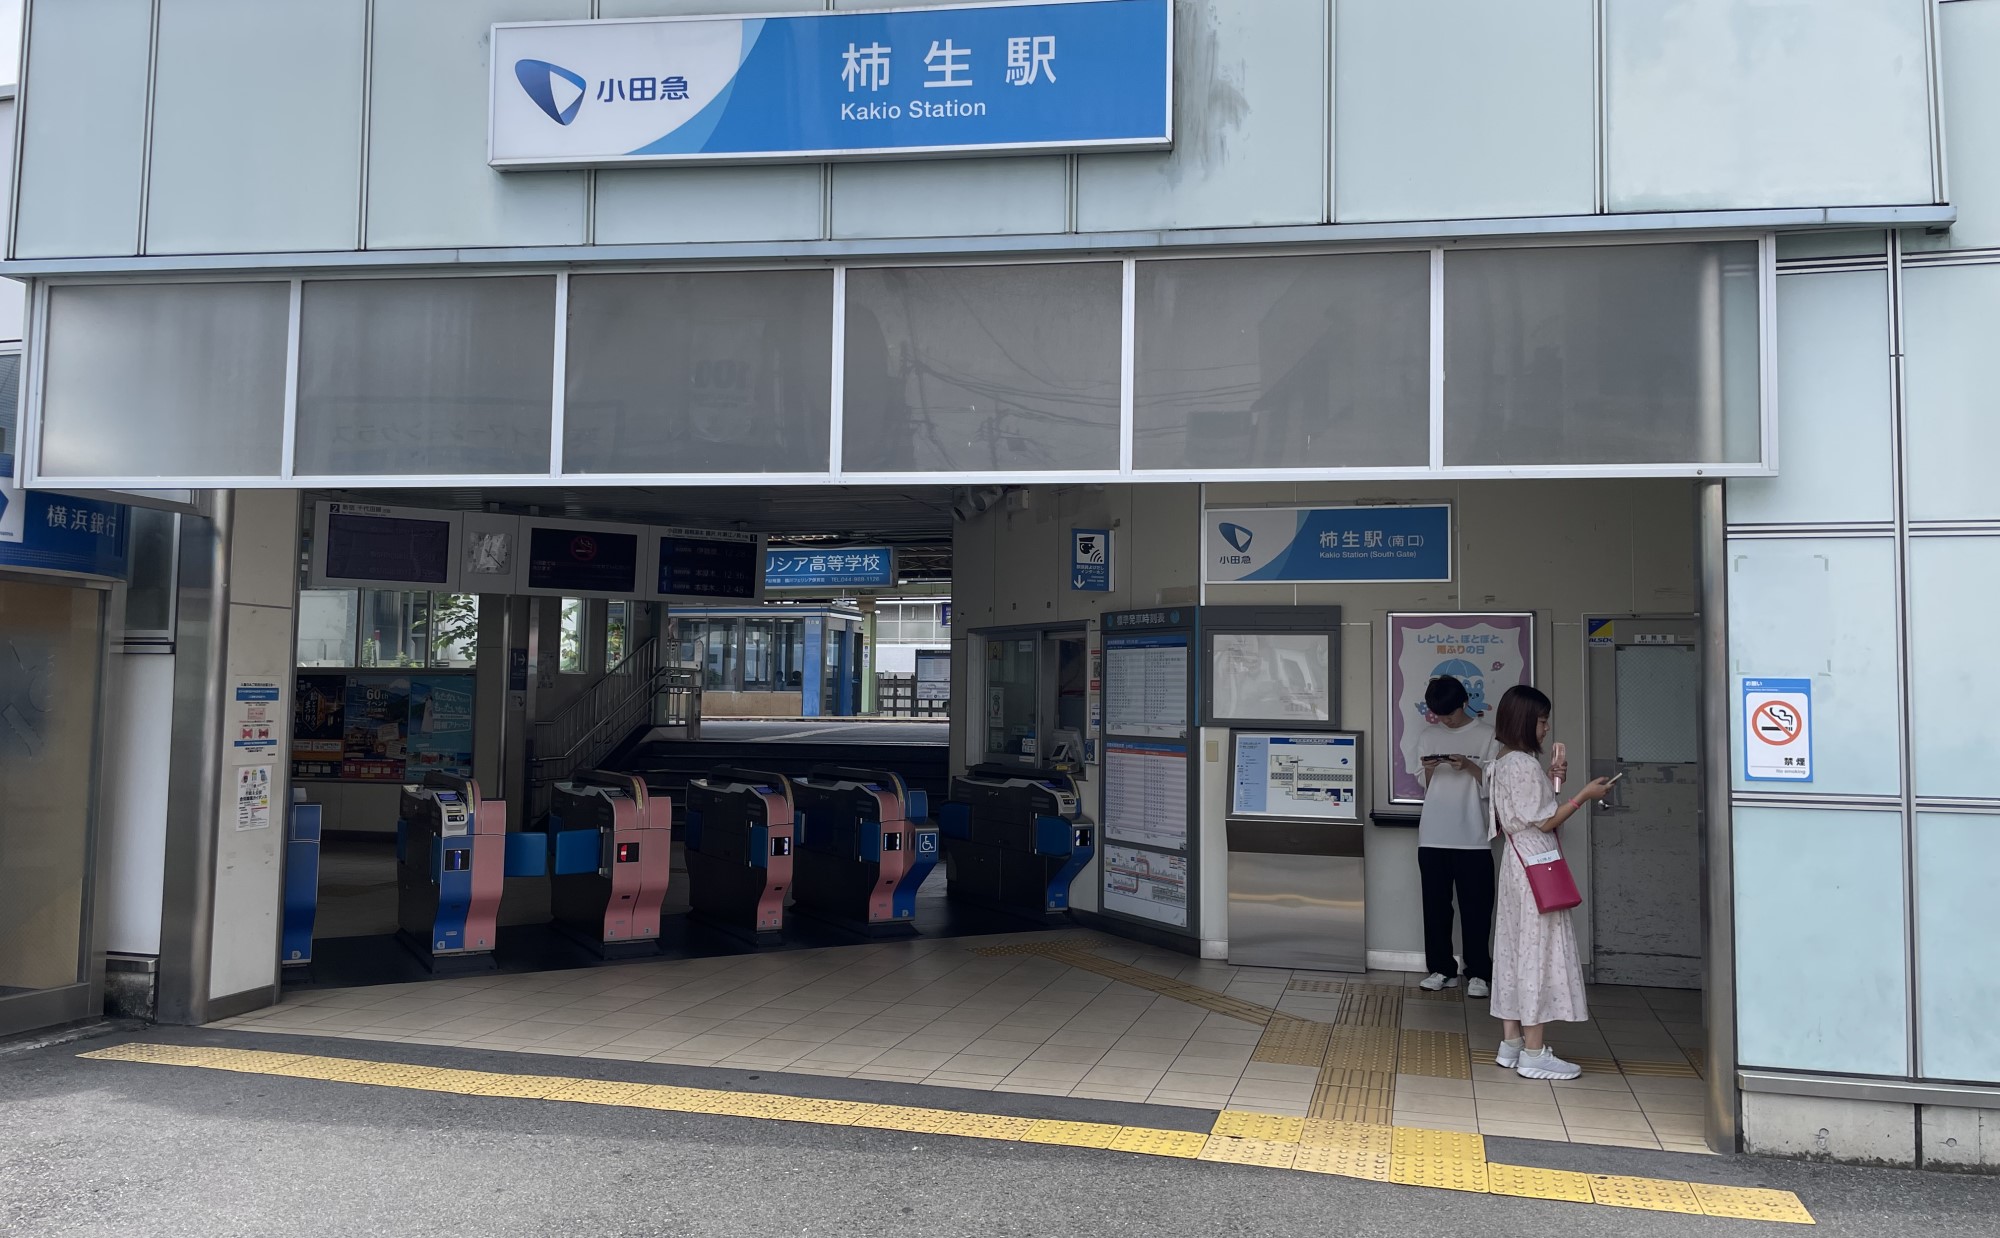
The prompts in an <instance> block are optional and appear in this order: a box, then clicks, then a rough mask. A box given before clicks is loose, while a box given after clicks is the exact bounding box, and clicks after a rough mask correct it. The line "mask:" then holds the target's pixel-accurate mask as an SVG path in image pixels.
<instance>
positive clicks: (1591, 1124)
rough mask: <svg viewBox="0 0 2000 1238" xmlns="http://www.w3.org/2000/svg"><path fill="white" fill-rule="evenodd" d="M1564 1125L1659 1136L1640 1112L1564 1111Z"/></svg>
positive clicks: (1603, 1110)
mask: <svg viewBox="0 0 2000 1238" xmlns="http://www.w3.org/2000/svg"><path fill="white" fill-rule="evenodd" d="M1562 1117H1563V1125H1565V1126H1575V1127H1579V1128H1581V1129H1583V1130H1596V1131H1630V1132H1631V1133H1632V1134H1634V1135H1638V1136H1644V1135H1657V1134H1658V1133H1659V1132H1657V1131H1655V1130H1654V1129H1653V1124H1652V1123H1651V1122H1650V1121H1648V1120H1647V1118H1646V1115H1645V1114H1643V1113H1640V1112H1639V1111H1638V1110H1636V1109H1635V1110H1632V1111H1630V1112H1627V1111H1625V1110H1622V1109H1572V1108H1568V1107H1565V1108H1564V1109H1563V1111H1562Z"/></svg>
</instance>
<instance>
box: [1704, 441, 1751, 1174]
mask: <svg viewBox="0 0 2000 1238" xmlns="http://www.w3.org/2000/svg"><path fill="white" fill-rule="evenodd" d="M1695 502H1696V505H1697V507H1698V509H1699V511H1700V517H1699V526H1700V528H1699V534H1698V540H1697V543H1696V544H1697V546H1698V548H1699V550H1698V554H1697V558H1696V563H1697V569H1696V570H1697V574H1698V576H1699V587H1700V599H1699V601H1700V606H1701V684H1702V695H1701V701H1702V709H1701V720H1702V849H1701V855H1702V876H1703V882H1702V898H1703V904H1704V905H1703V908H1702V969H1703V975H1702V997H1703V1024H1704V1028H1705V1031H1706V1046H1705V1047H1706V1054H1705V1056H1704V1058H1703V1065H1704V1066H1705V1067H1706V1074H1707V1076H1708V1096H1707V1099H1708V1104H1707V1127H1706V1130H1705V1132H1704V1134H1705V1135H1706V1137H1707V1140H1708V1146H1709V1147H1710V1148H1713V1149H1714V1150H1715V1151H1717V1152H1735V1151H1736V1150H1737V1144H1738V1143H1739V1141H1740V1140H1741V1138H1742V1121H1741V1113H1740V1110H1739V1101H1738V1097H1737V1092H1736V866H1735V847H1734V843H1733V841H1732V835H1733V822H1732V820H1731V806H1730V794H1729V786H1730V772H1729V771H1730V762H1731V753H1730V750H1729V701H1730V697H1729V541H1728V537H1727V535H1726V529H1727V523H1726V522H1727V516H1726V513H1725V511H1724V507H1723V483H1722V482H1720V481H1704V482H1699V483H1697V485H1696V491H1695Z"/></svg>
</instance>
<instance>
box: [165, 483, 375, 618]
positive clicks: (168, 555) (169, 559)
mask: <svg viewBox="0 0 2000 1238" xmlns="http://www.w3.org/2000/svg"><path fill="white" fill-rule="evenodd" d="M180 519H181V518H180V517H179V516H176V515H174V514H173V513H172V512H163V511H157V510H155V509H153V508H150V507H132V508H127V509H126V515H125V527H126V528H127V529H129V530H130V538H131V540H130V543H129V546H130V552H129V553H130V562H131V573H130V575H129V576H128V577H127V579H126V585H125V640H126V642H127V643H128V644H129V643H132V642H135V641H136V642H154V643H157V642H165V641H171V640H173V638H174V600H175V598H174V586H175V584H176V574H175V562H176V558H177V556H178V553H179V539H180ZM350 643H351V642H350Z"/></svg>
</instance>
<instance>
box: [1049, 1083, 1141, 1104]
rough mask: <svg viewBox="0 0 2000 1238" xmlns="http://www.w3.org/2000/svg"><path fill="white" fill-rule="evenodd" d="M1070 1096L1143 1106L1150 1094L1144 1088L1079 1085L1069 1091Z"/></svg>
mask: <svg viewBox="0 0 2000 1238" xmlns="http://www.w3.org/2000/svg"><path fill="white" fill-rule="evenodd" d="M1069 1094H1070V1095H1071V1096H1074V1097H1076V1098H1077V1099H1079V1100H1117V1101H1127V1102H1130V1103H1131V1104H1135V1105H1143V1104H1145V1103H1146V1098H1147V1097H1148V1096H1150V1095H1152V1093H1151V1092H1150V1091H1148V1090H1147V1089H1145V1088H1113V1087H1104V1086H1101V1085H1097V1084H1089V1083H1080V1084H1078V1085H1077V1086H1075V1087H1074V1088H1071V1089H1070V1093H1069Z"/></svg>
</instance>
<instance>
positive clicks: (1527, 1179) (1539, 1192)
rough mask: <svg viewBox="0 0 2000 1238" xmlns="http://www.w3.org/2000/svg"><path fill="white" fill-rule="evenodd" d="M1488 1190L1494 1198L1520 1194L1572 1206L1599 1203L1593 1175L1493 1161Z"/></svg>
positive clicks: (1488, 1174) (1490, 1166)
mask: <svg viewBox="0 0 2000 1238" xmlns="http://www.w3.org/2000/svg"><path fill="white" fill-rule="evenodd" d="M1486 1189H1487V1190H1488V1191H1489V1192H1491V1193H1492V1194H1494V1195H1518V1196H1520V1197H1522V1198H1523V1199H1554V1200H1560V1201H1562V1202H1564V1203H1571V1204H1588V1203H1594V1202H1596V1200H1595V1197H1594V1196H1592V1195H1591V1193H1590V1175H1588V1174H1580V1173H1572V1172H1570V1171H1569V1170H1567V1169H1534V1168H1531V1167H1529V1166H1527V1165H1495V1164H1493V1163H1492V1162H1490V1161H1489V1162H1488V1163H1487V1165H1486Z"/></svg>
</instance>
